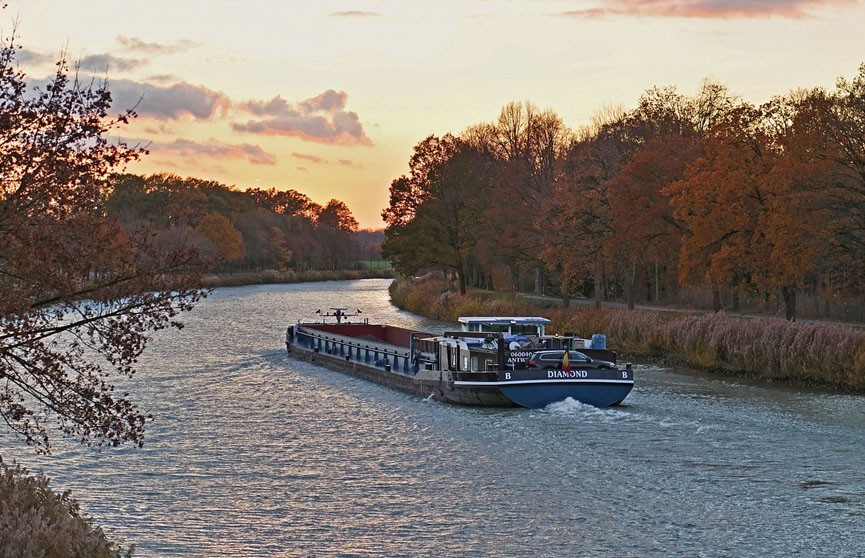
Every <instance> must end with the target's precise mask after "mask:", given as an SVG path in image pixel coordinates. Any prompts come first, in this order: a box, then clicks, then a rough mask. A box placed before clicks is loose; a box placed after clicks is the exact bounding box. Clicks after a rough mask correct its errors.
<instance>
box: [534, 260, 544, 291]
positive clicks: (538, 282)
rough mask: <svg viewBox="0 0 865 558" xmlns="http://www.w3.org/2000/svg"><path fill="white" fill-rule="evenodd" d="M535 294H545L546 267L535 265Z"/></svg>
mask: <svg viewBox="0 0 865 558" xmlns="http://www.w3.org/2000/svg"><path fill="white" fill-rule="evenodd" d="M535 294H544V268H542V267H541V266H540V265H538V266H535Z"/></svg>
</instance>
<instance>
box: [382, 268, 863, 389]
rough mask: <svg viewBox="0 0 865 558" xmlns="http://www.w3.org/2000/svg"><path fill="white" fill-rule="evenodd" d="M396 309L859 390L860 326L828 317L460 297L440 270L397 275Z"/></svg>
mask: <svg viewBox="0 0 865 558" xmlns="http://www.w3.org/2000/svg"><path fill="white" fill-rule="evenodd" d="M390 295H391V300H392V301H393V303H394V304H396V305H397V306H399V307H400V308H404V309H406V310H408V311H410V312H414V313H416V314H420V315H423V316H428V317H431V318H434V319H437V320H443V321H451V322H456V321H457V318H458V317H459V316H471V315H481V316H489V315H532V316H534V315H541V316H544V317H547V318H550V319H551V320H552V321H553V324H552V327H551V329H550V331H551V332H553V333H564V332H577V333H578V334H579V335H582V336H590V335H591V334H592V333H597V332H603V333H604V334H606V336H607V340H608V343H609V344H610V345H611V346H612V347H614V348H615V349H617V350H618V351H620V352H622V353H625V354H627V355H631V356H633V357H637V358H639V357H645V358H662V359H665V360H668V361H672V362H676V363H681V364H684V365H687V366H693V367H698V368H703V369H709V370H716V371H724V372H729V373H733V374H740V375H747V376H754V377H759V378H763V379H767V380H790V381H796V382H802V383H805V384H819V385H826V386H835V387H839V388H843V389H853V390H865V331H862V330H859V329H854V328H852V327H849V326H843V325H839V324H834V323H826V322H808V323H805V322H789V321H785V320H780V319H776V318H742V317H736V316H730V315H727V314H725V313H724V312H717V313H707V314H699V315H691V314H684V313H674V312H663V313H661V312H650V311H641V310H628V309H624V308H623V309H601V310H596V309H594V308H592V307H590V306H585V307H572V308H563V307H561V306H558V305H557V306H548V307H543V306H539V305H538V304H534V303H532V302H530V301H528V300H527V299H519V298H517V297H516V296H507V297H505V296H501V295H487V294H469V295H465V296H461V295H459V294H458V293H457V292H455V291H454V290H453V289H452V288H451V287H450V285H449V284H448V283H447V282H446V281H445V280H444V278H443V277H441V276H438V277H436V276H427V277H425V278H423V279H416V280H406V279H400V280H396V281H394V282H393V283H392V284H391V287H390Z"/></svg>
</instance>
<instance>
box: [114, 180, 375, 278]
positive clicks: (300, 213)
mask: <svg viewBox="0 0 865 558" xmlns="http://www.w3.org/2000/svg"><path fill="white" fill-rule="evenodd" d="M105 211H106V214H107V216H108V217H110V218H112V219H116V220H117V221H118V222H120V223H121V224H122V225H123V227H124V229H125V230H126V231H128V232H129V233H134V232H135V231H141V230H145V231H148V233H149V234H150V235H152V237H153V242H154V244H155V245H156V246H158V247H160V248H161V249H166V250H170V249H172V248H176V247H179V246H186V245H189V246H193V247H195V249H196V250H198V252H199V253H200V254H202V256H204V257H205V258H206V259H207V260H208V261H209V262H210V266H211V269H214V270H218V271H236V270H261V269H278V270H282V269H293V270H295V271H307V270H311V269H313V270H341V269H352V268H355V267H357V266H358V265H360V264H359V260H362V259H370V260H372V259H379V257H380V254H379V250H380V245H381V242H382V241H383V239H384V235H383V234H382V232H381V231H378V232H376V231H370V230H363V231H362V230H359V226H358V222H357V220H356V219H355V218H354V216H353V215H352V213H351V210H350V209H349V208H348V206H347V205H346V204H345V203H344V202H342V201H339V200H336V199H332V200H330V201H329V202H328V203H327V204H326V205H324V206H322V205H319V204H317V203H315V202H313V201H312V200H311V199H310V198H309V197H308V196H307V195H305V194H303V193H301V192H298V191H296V190H293V189H289V190H277V189H276V188H270V189H260V188H249V189H247V190H245V191H241V190H238V189H236V188H234V187H231V186H227V185H225V184H221V183H219V182H215V181H210V180H202V179H198V178H181V177H179V176H177V175H173V174H154V175H150V176H138V175H132V174H123V175H116V176H115V177H113V180H112V183H111V185H110V187H109V188H108V191H107V196H106V201H105Z"/></svg>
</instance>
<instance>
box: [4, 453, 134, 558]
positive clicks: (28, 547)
mask: <svg viewBox="0 0 865 558" xmlns="http://www.w3.org/2000/svg"><path fill="white" fill-rule="evenodd" d="M48 482H49V481H48V478H47V477H45V476H44V475H42V474H36V475H30V474H29V473H28V472H27V470H26V469H23V468H22V467H20V466H17V465H16V466H7V465H6V464H5V463H3V460H2V459H0V556H15V557H20V558H68V557H74V556H87V557H92V558H103V557H104V558H122V557H126V558H129V557H131V556H132V553H133V550H134V549H133V547H132V546H130V547H129V548H124V547H123V546H122V545H120V544H118V543H115V542H112V541H110V540H109V539H108V538H107V537H106V536H105V533H103V531H102V529H100V528H99V527H97V526H95V525H93V520H92V519H91V518H89V517H85V516H84V515H82V514H81V510H80V507H79V505H78V502H76V501H75V499H73V498H72V496H71V495H70V493H69V492H68V491H67V492H64V493H62V494H58V493H55V492H53V491H52V490H51V489H50V488H49V486H48Z"/></svg>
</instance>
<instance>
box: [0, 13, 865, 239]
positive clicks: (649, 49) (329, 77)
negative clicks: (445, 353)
mask: <svg viewBox="0 0 865 558" xmlns="http://www.w3.org/2000/svg"><path fill="white" fill-rule="evenodd" d="M7 4H8V7H7V8H6V9H5V10H3V11H0V18H2V19H0V29H2V31H3V36H4V37H8V36H9V34H10V33H11V32H12V29H13V27H14V26H15V23H14V22H15V21H16V20H17V35H18V42H19V44H20V45H21V46H22V47H23V50H22V51H21V53H20V55H19V62H20V63H21V65H22V68H23V69H24V70H25V72H26V73H27V75H28V77H30V78H31V79H33V80H34V81H38V80H42V79H44V78H45V77H47V76H48V75H49V74H50V73H51V71H52V68H53V62H54V61H55V60H56V59H57V57H58V54H59V53H60V51H61V50H63V49H65V50H66V51H67V52H68V55H69V57H70V59H71V60H73V61H76V62H78V63H79V64H80V74H81V75H86V76H89V75H91V74H95V75H96V76H97V77H100V78H104V77H107V78H108V80H109V84H110V89H111V91H112V93H113V94H114V98H115V101H116V103H117V105H116V106H117V107H118V108H122V107H129V106H132V105H135V104H136V103H137V102H138V100H139V99H141V98H142V96H143V99H142V100H141V102H140V104H139V105H138V109H137V111H138V113H139V118H138V119H137V120H136V121H135V122H134V124H132V125H131V126H129V127H127V128H125V129H124V131H123V134H122V135H123V136H124V138H125V139H127V140H128V141H132V142H133V143H135V142H141V143H148V144H149V146H150V147H149V148H150V151H151V154H150V155H149V156H147V157H146V158H145V160H144V161H143V162H142V163H139V164H137V165H136V166H135V167H132V168H131V169H129V170H131V171H132V172H136V173H140V174H150V173H154V172H170V173H175V174H178V175H181V176H184V177H186V176H190V177H197V178H204V179H212V180H217V181H219V182H222V183H225V184H228V185H233V186H235V187H237V188H238V189H241V190H243V189H246V188H249V187H258V188H271V187H275V188H277V189H288V188H292V189H295V190H298V191H300V192H303V193H304V194H306V195H308V196H309V197H310V198H312V199H313V200H314V201H316V202H318V203H320V204H326V203H327V202H328V201H329V200H330V199H331V198H336V199H339V200H342V201H344V202H345V203H346V204H347V205H348V207H349V208H350V209H351V211H352V213H353V214H354V216H355V217H356V218H357V219H358V221H359V222H360V224H361V227H364V228H380V227H381V226H383V225H382V222H381V218H380V213H381V210H382V209H383V208H384V207H385V206H386V205H387V202H388V187H389V185H390V183H391V181H392V180H394V179H395V178H397V177H399V176H400V175H402V174H405V173H406V172H407V171H408V160H409V157H410V155H411V153H412V148H413V147H414V146H415V145H416V144H417V143H418V142H420V141H421V140H422V139H423V138H425V137H426V136H428V135H430V134H436V135H442V134H445V133H448V132H452V133H454V134H458V133H460V132H462V131H463V130H464V129H465V128H467V127H468V126H471V125H473V124H477V123H480V122H491V121H493V120H495V119H496V117H497V116H498V114H499V112H500V110H501V108H502V106H504V105H505V104H506V103H508V102H510V101H532V102H533V103H534V104H535V105H537V106H538V107H540V108H542V109H546V108H549V109H552V110H554V111H555V112H556V113H558V114H559V115H560V116H561V117H562V119H563V120H564V122H565V124H566V125H568V126H569V127H571V128H574V129H576V128H579V127H581V126H584V125H586V124H588V122H589V120H590V118H591V116H592V115H593V114H594V113H596V112H598V111H600V110H602V109H603V108H605V107H609V106H617V105H622V106H624V107H625V108H633V107H634V106H635V105H636V103H637V100H638V99H639V97H640V95H641V94H642V93H643V92H644V91H646V90H647V89H649V88H651V87H653V86H655V85H658V86H667V85H672V86H676V87H677V89H678V90H679V92H681V93H684V94H688V95H690V94H694V93H695V92H696V91H697V88H698V86H699V84H700V82H702V81H703V80H704V79H706V78H709V79H712V80H715V81H719V82H721V83H723V84H725V85H726V86H727V87H728V88H729V89H730V91H732V92H733V93H735V94H737V95H740V96H741V97H742V98H744V99H745V100H747V101H750V102H753V103H762V102H764V101H766V100H768V99H769V98H771V97H772V96H775V95H783V94H785V93H787V92H788V91H790V90H791V89H794V88H797V87H813V86H823V87H826V88H829V89H831V88H833V87H834V83H835V80H836V78H838V77H839V76H845V77H852V76H853V75H855V74H856V73H857V71H858V67H859V65H860V64H861V63H863V62H865V33H863V31H862V29H863V26H865V2H863V1H856V0H752V1H751V0H691V1H680V2H675V1H668V0H634V1H625V0H583V1H580V0H575V1H566V0H378V1H375V0H354V1H342V0H316V1H312V0H298V1H295V0H288V1H286V0H243V1H241V0H232V1H228V0H210V1H204V0H202V1H191V0H172V1H164V0H150V1H149V2H118V1H117V0H111V1H108V0H81V1H78V2H70V1H67V0H7Z"/></svg>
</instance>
